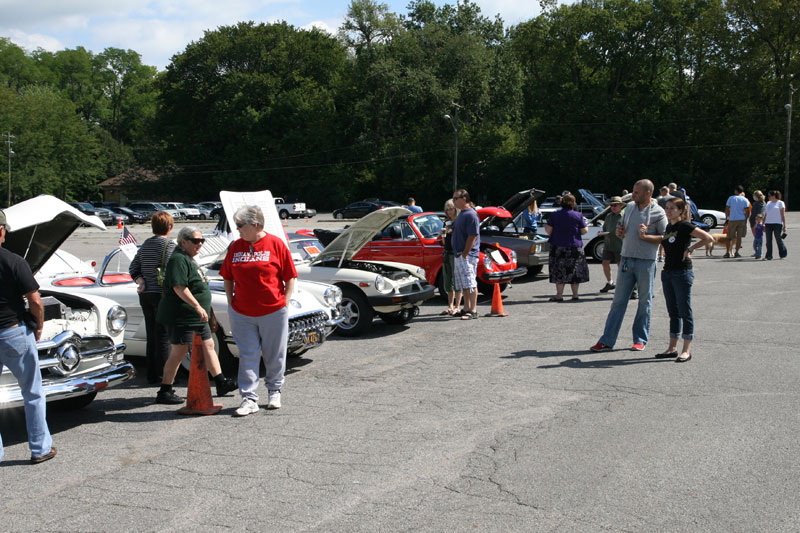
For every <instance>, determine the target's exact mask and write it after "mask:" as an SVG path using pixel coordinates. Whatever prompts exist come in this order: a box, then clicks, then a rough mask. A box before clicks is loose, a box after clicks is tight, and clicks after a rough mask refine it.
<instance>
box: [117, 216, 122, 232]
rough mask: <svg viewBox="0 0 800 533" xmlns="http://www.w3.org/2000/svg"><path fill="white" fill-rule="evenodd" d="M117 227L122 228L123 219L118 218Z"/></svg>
mask: <svg viewBox="0 0 800 533" xmlns="http://www.w3.org/2000/svg"><path fill="white" fill-rule="evenodd" d="M117 229H122V219H121V218H117Z"/></svg>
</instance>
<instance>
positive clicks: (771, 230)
mask: <svg viewBox="0 0 800 533" xmlns="http://www.w3.org/2000/svg"><path fill="white" fill-rule="evenodd" d="M782 231H783V224H764V233H765V234H766V238H767V255H766V256H765V257H766V259H772V236H773V235H775V242H776V243H777V244H778V254H779V255H780V257H781V259H783V258H784V257H786V245H785V244H783V239H781V232H782Z"/></svg>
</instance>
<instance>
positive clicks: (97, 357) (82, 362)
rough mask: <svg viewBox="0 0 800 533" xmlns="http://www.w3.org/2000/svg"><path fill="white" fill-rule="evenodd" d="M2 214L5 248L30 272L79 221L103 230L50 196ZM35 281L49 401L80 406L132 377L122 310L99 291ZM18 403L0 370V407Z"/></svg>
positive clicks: (18, 397) (11, 380)
mask: <svg viewBox="0 0 800 533" xmlns="http://www.w3.org/2000/svg"><path fill="white" fill-rule="evenodd" d="M5 214H6V218H7V223H8V234H7V237H6V240H5V243H3V246H4V247H5V248H6V249H8V250H11V251H12V252H14V253H16V254H18V255H20V256H22V257H24V258H25V260H26V261H27V262H28V264H30V265H31V270H33V272H34V274H37V273H38V271H39V269H40V268H41V267H42V266H43V265H44V264H45V263H46V262H47V261H48V259H49V258H50V257H51V256H52V254H53V253H54V252H55V251H56V249H57V248H58V247H59V246H60V245H61V244H62V243H63V242H64V241H65V240H67V238H68V237H69V236H70V235H71V234H72V233H73V232H74V231H75V229H76V228H78V227H79V226H80V225H81V224H86V225H90V226H94V227H96V228H99V229H102V230H105V225H104V224H103V222H102V221H101V220H100V219H99V218H97V217H96V216H90V215H85V214H83V213H81V212H80V211H78V210H77V209H75V208H73V207H71V206H69V205H68V204H66V203H65V202H62V201H61V200H59V199H57V198H54V197H52V196H38V197H36V198H32V199H30V200H26V201H24V202H21V203H19V204H17V205H14V206H11V207H9V208H7V209H5ZM38 279H39V278H38V276H37V280H38ZM39 284H40V285H41V288H40V290H39V292H40V294H41V296H42V302H43V304H44V328H43V331H42V337H41V339H40V341H39V342H38V343H37V348H38V349H39V364H40V366H41V372H42V384H43V387H44V392H45V394H46V396H47V400H48V401H54V400H63V403H64V404H68V405H69V406H71V407H83V406H85V405H88V404H89V403H90V402H91V401H92V400H93V399H94V398H95V396H96V395H97V393H98V391H101V390H103V389H105V388H107V387H111V386H114V385H117V384H119V383H122V382H124V381H127V380H129V379H131V378H132V377H133V376H134V375H135V372H134V369H133V367H132V366H131V365H130V363H128V362H127V361H125V360H124V358H123V357H124V350H125V344H124V343H123V338H124V331H125V325H126V322H127V314H126V313H125V309H123V308H122V307H121V306H120V305H118V304H117V302H114V301H112V300H109V299H108V298H103V297H102V296H100V295H94V294H82V295H76V294H74V293H73V292H72V291H65V290H60V289H59V288H58V287H52V286H48V285H47V284H45V283H42V282H41V281H39ZM22 404H23V401H22V394H21V390H20V388H19V385H18V384H17V381H16V379H15V378H14V376H13V375H12V374H11V372H10V371H9V370H8V369H7V368H4V369H3V371H2V373H0V407H15V406H18V405H22Z"/></svg>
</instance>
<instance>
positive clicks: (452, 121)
mask: <svg viewBox="0 0 800 533" xmlns="http://www.w3.org/2000/svg"><path fill="white" fill-rule="evenodd" d="M453 106H454V107H455V109H456V110H455V112H454V113H453V116H452V117H451V116H450V115H445V116H444V118H446V119H447V120H449V121H450V124H452V126H453V132H454V133H455V150H454V151H453V192H456V191H457V190H458V110H459V109H461V106H460V105H458V104H457V103H455V102H453Z"/></svg>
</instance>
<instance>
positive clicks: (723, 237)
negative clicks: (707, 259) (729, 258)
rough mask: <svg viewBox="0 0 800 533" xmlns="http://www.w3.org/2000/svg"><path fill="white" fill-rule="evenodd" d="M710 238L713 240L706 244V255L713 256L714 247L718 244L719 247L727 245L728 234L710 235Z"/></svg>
mask: <svg viewBox="0 0 800 533" xmlns="http://www.w3.org/2000/svg"><path fill="white" fill-rule="evenodd" d="M711 238H712V239H713V240H712V241H711V242H710V243H709V244H706V255H714V254H713V252H714V247H715V246H717V245H718V244H719V245H720V246H723V247H725V246H727V243H728V234H727V233H712V234H711Z"/></svg>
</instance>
